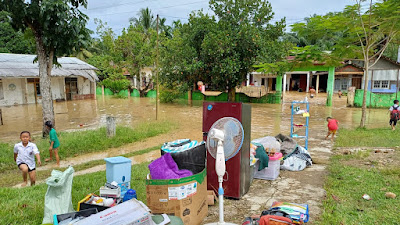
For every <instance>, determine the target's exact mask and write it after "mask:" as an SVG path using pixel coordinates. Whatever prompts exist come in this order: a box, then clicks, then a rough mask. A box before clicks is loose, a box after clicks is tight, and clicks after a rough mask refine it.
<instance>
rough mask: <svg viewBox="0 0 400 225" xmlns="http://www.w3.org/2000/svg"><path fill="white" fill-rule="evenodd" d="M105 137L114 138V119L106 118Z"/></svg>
mask: <svg viewBox="0 0 400 225" xmlns="http://www.w3.org/2000/svg"><path fill="white" fill-rule="evenodd" d="M106 121H107V137H114V136H115V134H116V126H115V117H112V116H107V118H106Z"/></svg>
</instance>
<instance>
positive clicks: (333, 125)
mask: <svg viewBox="0 0 400 225" xmlns="http://www.w3.org/2000/svg"><path fill="white" fill-rule="evenodd" d="M326 121H328V135H326V137H325V140H326V139H328V137H329V135H331V134H332V141H333V138H334V137H335V134H336V131H337V129H338V128H339V121H337V120H336V119H333V118H332V117H327V118H326Z"/></svg>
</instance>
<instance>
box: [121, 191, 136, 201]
mask: <svg viewBox="0 0 400 225" xmlns="http://www.w3.org/2000/svg"><path fill="white" fill-rule="evenodd" d="M132 198H136V199H137V196H136V191H135V190H133V189H129V190H128V191H127V192H126V193H125V196H124V202H125V201H128V200H131V199H132Z"/></svg>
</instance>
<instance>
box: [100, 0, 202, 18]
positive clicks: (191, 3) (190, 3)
mask: <svg viewBox="0 0 400 225" xmlns="http://www.w3.org/2000/svg"><path fill="white" fill-rule="evenodd" d="M197 3H204V0H203V1H196V2H189V3H186V4H180V5H171V6H165V7H160V8H155V9H151V10H152V11H154V10H159V9H168V8H173V7H180V6H185V5H193V4H197ZM134 12H140V10H134V11H126V12H116V13H106V14H101V16H108V15H116V14H125V13H134Z"/></svg>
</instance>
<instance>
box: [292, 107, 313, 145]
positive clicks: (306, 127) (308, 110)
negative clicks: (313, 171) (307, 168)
mask: <svg viewBox="0 0 400 225" xmlns="http://www.w3.org/2000/svg"><path fill="white" fill-rule="evenodd" d="M297 106H300V110H304V109H302V107H301V106H305V109H306V110H307V113H310V103H309V102H308V101H293V102H292V105H291V112H292V113H291V117H290V118H291V120H290V137H291V138H302V139H304V141H305V144H304V148H305V149H307V150H308V125H309V119H310V117H309V116H308V117H303V114H302V113H301V114H296V111H295V108H297ZM294 116H301V117H302V118H304V119H305V120H306V121H305V124H304V125H302V127H304V128H305V136H299V135H297V134H295V133H293V132H294V127H295V126H296V125H295V124H294Z"/></svg>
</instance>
